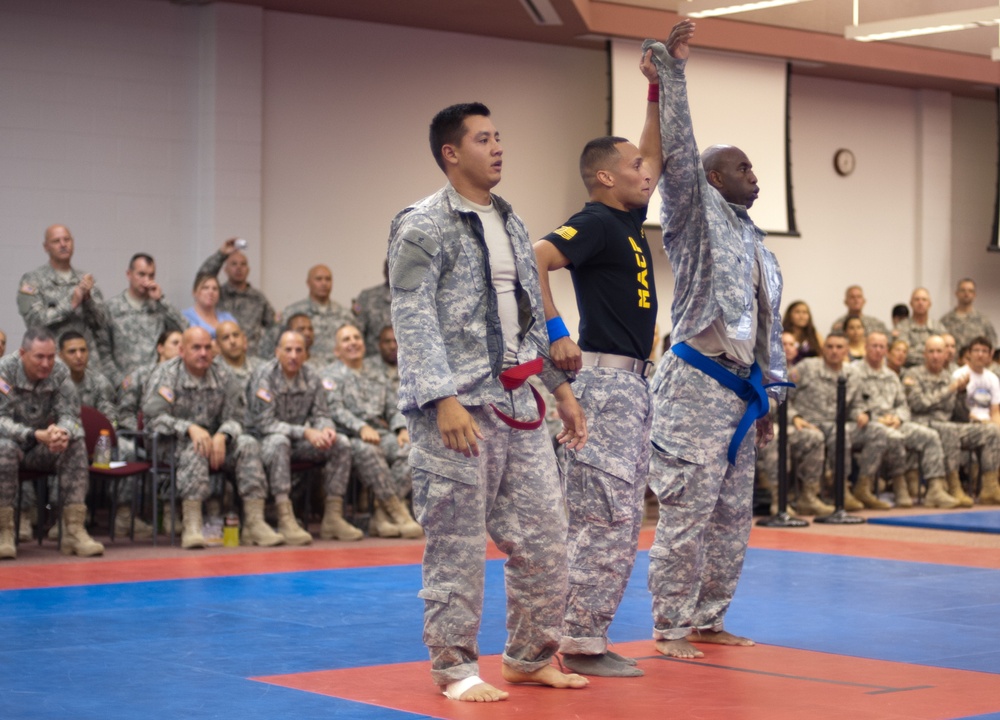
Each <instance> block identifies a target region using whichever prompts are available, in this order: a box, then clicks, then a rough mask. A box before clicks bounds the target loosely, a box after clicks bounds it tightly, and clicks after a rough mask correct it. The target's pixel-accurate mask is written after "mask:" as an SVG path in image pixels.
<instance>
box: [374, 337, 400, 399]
mask: <svg viewBox="0 0 1000 720" xmlns="http://www.w3.org/2000/svg"><path fill="white" fill-rule="evenodd" d="M377 362H378V363H379V367H380V368H381V370H382V373H383V374H384V375H385V376H386V377H387V378H389V382H390V383H391V384H392V389H393V390H395V391H396V392H397V393H398V392H399V344H398V343H397V342H396V331H395V330H393V329H392V326H391V325H386V326H385V327H384V328H382V332H380V333H379V334H378V359H377Z"/></svg>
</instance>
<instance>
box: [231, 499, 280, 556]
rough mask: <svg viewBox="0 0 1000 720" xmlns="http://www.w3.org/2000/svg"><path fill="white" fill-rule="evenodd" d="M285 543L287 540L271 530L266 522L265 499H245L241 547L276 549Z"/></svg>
mask: <svg viewBox="0 0 1000 720" xmlns="http://www.w3.org/2000/svg"><path fill="white" fill-rule="evenodd" d="M283 542H285V538H283V537H282V536H281V535H279V534H278V533H276V532H275V531H274V530H272V529H271V526H270V525H268V524H267V523H266V522H265V521H264V498H244V499H243V532H242V533H240V545H260V546H261V547H274V546H275V545H281V544H282V543H283Z"/></svg>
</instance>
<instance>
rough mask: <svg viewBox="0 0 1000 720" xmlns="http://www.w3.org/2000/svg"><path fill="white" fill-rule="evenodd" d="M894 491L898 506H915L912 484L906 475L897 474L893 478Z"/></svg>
mask: <svg viewBox="0 0 1000 720" xmlns="http://www.w3.org/2000/svg"><path fill="white" fill-rule="evenodd" d="M892 491H893V493H895V495H896V507H900V508H911V507H913V498H912V497H910V485H909V483H908V482H907V479H906V475H897V476H896V477H894V478H893V479H892Z"/></svg>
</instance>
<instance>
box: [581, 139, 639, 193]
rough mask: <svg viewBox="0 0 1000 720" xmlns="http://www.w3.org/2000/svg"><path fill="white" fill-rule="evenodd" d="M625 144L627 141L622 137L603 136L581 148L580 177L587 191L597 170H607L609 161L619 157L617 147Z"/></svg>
mask: <svg viewBox="0 0 1000 720" xmlns="http://www.w3.org/2000/svg"><path fill="white" fill-rule="evenodd" d="M625 142H628V140H626V139H625V138H623V137H617V136H615V135H605V136H604V137H599V138H594V139H593V140H591V141H590V142H589V143H587V144H586V145H584V146H583V152H582V153H580V177H581V178H583V184H584V185H586V186H587V189H588V190H589V189H590V185H591V183H590V178H591V177H593V176H594V175H595V174H596V173H597V171H598V170H603V169H605V168H607V166H608V163H609V162H610V161H612V160H615V159H617V158H619V157H621V153H620V152H618V147H617V146H618V145H619V144H620V143H625Z"/></svg>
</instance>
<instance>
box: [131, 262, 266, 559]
mask: <svg viewBox="0 0 1000 720" xmlns="http://www.w3.org/2000/svg"><path fill="white" fill-rule="evenodd" d="M213 279H214V278H213ZM142 412H143V415H144V416H145V418H146V426H147V427H149V428H150V429H152V430H154V431H156V432H158V433H162V434H164V435H168V436H171V437H174V438H175V440H176V448H175V449H174V451H173V458H172V459H173V461H174V462H175V463H176V466H177V491H178V493H179V494H180V496H181V498H182V499H183V508H184V514H183V520H184V527H183V531H182V533H181V547H183V548H190V549H194V548H203V547H205V544H206V543H205V537H204V536H203V535H202V513H201V505H202V503H203V502H204V501H205V500H207V499H208V497H209V493H210V485H209V473H210V472H216V471H224V472H231V473H235V476H236V484H237V491H238V492H239V494H240V497H241V498H242V499H243V515H244V521H243V532H242V533H241V538H240V540H241V542H242V544H244V545H263V546H272V545H280V544H281V543H283V542H284V538H283V537H282V536H281V535H279V534H278V533H276V532H274V530H272V529H271V527H270V526H269V525H268V524H267V523H266V522H264V501H265V499H266V498H267V478H266V477H265V476H264V466H263V465H262V464H261V459H260V444H259V443H258V442H257V441H256V440H254V439H253V438H252V437H251V436H250V435H248V434H246V433H244V432H243V422H244V416H245V414H246V396H245V394H244V392H243V387H242V385H241V384H240V382H239V381H238V380H237V379H236V377H235V376H234V375H233V374H232V373H228V372H226V371H225V370H222V369H220V368H219V367H216V366H215V365H214V364H213V363H212V337H211V336H210V335H209V334H208V331H207V330H205V329H204V328H199V327H191V328H188V329H187V330H185V331H184V335H183V337H182V339H181V353H180V356H179V357H176V358H174V359H173V360H168V361H166V362H165V363H163V364H162V365H160V366H159V367H158V368H156V370H155V371H153V374H152V376H151V377H150V378H149V383H148V387H147V389H146V394H145V396H144V397H143V401H142ZM169 450H170V448H163V452H164V455H165V456H166V454H167V452H168V451H169Z"/></svg>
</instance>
